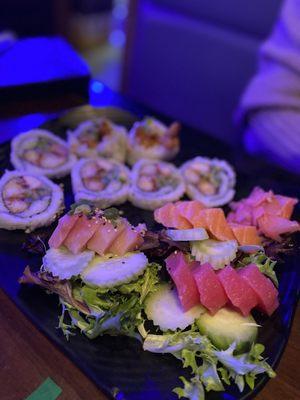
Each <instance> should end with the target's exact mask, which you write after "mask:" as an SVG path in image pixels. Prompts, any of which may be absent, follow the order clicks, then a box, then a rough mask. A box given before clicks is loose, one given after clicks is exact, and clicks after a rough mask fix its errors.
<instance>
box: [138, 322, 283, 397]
mask: <svg viewBox="0 0 300 400" xmlns="http://www.w3.org/2000/svg"><path fill="white" fill-rule="evenodd" d="M143 348H144V350H147V351H151V352H156V353H170V354H172V355H174V356H175V357H176V358H178V359H180V360H181V361H182V363H183V367H184V368H188V369H189V371H190V372H191V378H190V379H189V380H188V379H186V378H185V377H180V379H181V381H182V382H183V387H177V388H175V389H174V392H175V393H176V394H177V395H178V397H179V398H181V397H184V398H187V399H190V400H202V399H204V398H205V391H207V392H208V391H210V390H213V391H223V390H225V388H224V384H228V385H229V384H230V383H235V384H236V385H237V386H238V388H239V390H240V391H241V392H242V391H243V389H244V386H245V383H246V384H247V385H248V386H249V387H250V388H251V389H253V387H254V383H255V379H256V376H257V375H259V374H262V373H267V374H268V375H269V377H274V376H275V375H276V374H275V372H274V371H273V369H272V368H271V367H270V366H269V365H268V363H267V362H266V360H265V359H264V358H263V357H262V355H261V354H262V352H263V351H264V346H263V345H261V344H253V345H252V347H251V350H250V351H249V352H248V353H244V354H240V355H235V354H234V351H235V348H236V344H235V343H232V344H231V346H229V347H228V349H227V350H219V349H217V348H216V347H215V346H214V345H213V344H212V343H211V342H210V340H209V339H208V338H207V337H206V336H202V335H201V334H200V333H199V331H198V330H197V326H196V324H193V325H192V326H191V328H190V329H189V330H187V331H178V332H175V333H172V334H170V333H165V334H161V335H148V336H146V338H145V340H144V344H143ZM204 389H205V391H204Z"/></svg>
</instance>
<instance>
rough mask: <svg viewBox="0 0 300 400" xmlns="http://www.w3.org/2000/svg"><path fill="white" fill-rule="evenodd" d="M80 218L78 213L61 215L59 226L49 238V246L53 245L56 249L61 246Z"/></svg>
mask: <svg viewBox="0 0 300 400" xmlns="http://www.w3.org/2000/svg"><path fill="white" fill-rule="evenodd" d="M78 218H79V215H78V214H74V215H69V214H65V215H64V216H63V217H61V218H60V219H59V221H58V224H57V227H56V228H55V230H54V231H53V233H52V235H51V237H50V239H49V242H48V243H49V247H53V248H55V249H57V248H58V247H60V246H61V245H62V244H63V242H64V240H65V239H66V237H67V236H68V234H69V233H70V231H71V229H72V228H73V227H74V225H75V224H76V222H77V220H78Z"/></svg>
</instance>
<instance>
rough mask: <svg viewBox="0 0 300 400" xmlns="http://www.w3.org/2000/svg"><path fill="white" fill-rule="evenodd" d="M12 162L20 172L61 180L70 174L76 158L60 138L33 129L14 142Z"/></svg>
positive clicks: (12, 143)
mask: <svg viewBox="0 0 300 400" xmlns="http://www.w3.org/2000/svg"><path fill="white" fill-rule="evenodd" d="M10 160H11V163H12V165H13V166H14V167H15V168H16V169H17V170H19V171H24V172H28V173H36V174H39V175H45V176H47V177H49V178H61V177H64V176H66V175H68V174H69V173H70V170H71V169H72V166H73V164H74V163H75V161H76V157H75V156H74V155H72V154H70V151H69V149H68V145H67V143H66V142H65V141H64V140H62V139H61V138H59V137H58V136H56V135H54V134H53V133H51V132H49V131H47V130H44V129H32V130H30V131H27V132H24V133H20V134H19V135H17V136H16V137H15V138H14V139H13V140H12V142H11V154H10Z"/></svg>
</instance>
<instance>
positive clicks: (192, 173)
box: [180, 157, 235, 207]
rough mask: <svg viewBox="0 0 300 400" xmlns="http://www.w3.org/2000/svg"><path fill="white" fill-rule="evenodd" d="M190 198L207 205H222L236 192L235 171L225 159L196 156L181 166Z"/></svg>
mask: <svg viewBox="0 0 300 400" xmlns="http://www.w3.org/2000/svg"><path fill="white" fill-rule="evenodd" d="M180 169H181V173H182V176H183V178H184V180H185V184H186V193H187V195H188V196H189V198H191V199H193V200H198V201H200V202H201V203H203V204H204V205H205V206H206V207H217V206H222V205H224V204H226V203H228V202H229V201H231V200H232V198H233V197H234V194H235V190H234V186H235V172H234V170H233V168H232V167H231V166H230V165H229V164H228V163H227V162H226V161H224V160H218V159H217V158H213V159H210V158H205V157H195V158H193V159H192V160H189V161H187V162H186V163H184V164H183V165H182V166H181V168H180Z"/></svg>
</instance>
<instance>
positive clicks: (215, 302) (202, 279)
mask: <svg viewBox="0 0 300 400" xmlns="http://www.w3.org/2000/svg"><path fill="white" fill-rule="evenodd" d="M197 264H198V266H197V267H196V268H194V269H193V276H194V279H195V282H196V285H197V288H198V291H199V296H200V303H201V304H202V305H203V306H204V307H206V308H207V309H208V310H209V312H210V313H211V314H215V313H216V312H217V311H218V310H219V309H220V308H222V307H224V306H225V304H226V303H227V302H228V297H227V295H226V293H225V291H224V289H223V286H222V285H221V282H220V281H219V278H218V277H217V275H216V273H215V271H214V270H213V267H212V266H211V265H210V264H209V263H205V264H202V265H200V263H197Z"/></svg>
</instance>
